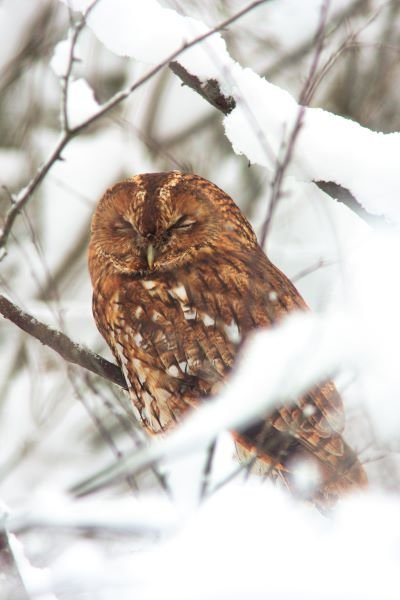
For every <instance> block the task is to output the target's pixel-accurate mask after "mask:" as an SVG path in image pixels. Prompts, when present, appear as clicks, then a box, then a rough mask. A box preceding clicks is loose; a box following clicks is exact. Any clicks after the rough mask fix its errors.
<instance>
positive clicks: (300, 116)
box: [260, 0, 330, 248]
mask: <svg viewBox="0 0 400 600" xmlns="http://www.w3.org/2000/svg"><path fill="white" fill-rule="evenodd" d="M329 4H330V0H325V1H324V3H323V4H322V7H321V16H320V20H319V24H318V30H317V34H316V40H315V41H316V47H315V53H314V57H313V61H312V64H311V68H310V71H309V73H308V77H307V79H306V81H305V83H304V86H303V90H302V92H301V94H300V105H299V109H298V111H297V116H296V120H295V122H294V125H293V128H292V131H291V133H290V136H289V139H288V141H287V147H286V152H285V154H284V156H283V158H282V160H279V159H278V162H277V167H276V171H275V175H274V178H273V181H272V184H271V196H270V201H269V203H268V211H267V215H266V217H265V220H264V223H263V226H262V228H261V235H260V246H261V247H262V248H263V247H264V245H265V240H266V239H267V235H268V231H269V228H270V226H271V222H272V218H273V216H274V213H275V209H276V207H277V205H278V202H279V200H280V198H281V196H282V183H283V179H284V176H285V174H286V171H287V168H288V166H289V164H290V162H291V160H292V157H293V152H294V148H295V145H296V141H297V138H298V136H299V133H300V130H301V128H302V126H303V122H304V115H305V111H306V105H307V104H308V102H309V100H310V98H311V95H310V93H311V89H312V83H313V81H314V77H315V74H316V72H317V68H318V63H319V59H320V57H321V53H322V49H323V43H324V34H325V27H326V23H327V16H328V9H329Z"/></svg>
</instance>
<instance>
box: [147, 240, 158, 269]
mask: <svg viewBox="0 0 400 600" xmlns="http://www.w3.org/2000/svg"><path fill="white" fill-rule="evenodd" d="M146 256H147V264H148V265H149V269H152V268H153V265H154V259H155V257H156V251H155V248H154V246H153V244H149V245H148V246H147V254H146Z"/></svg>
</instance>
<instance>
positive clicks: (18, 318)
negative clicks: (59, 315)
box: [0, 294, 127, 390]
mask: <svg viewBox="0 0 400 600" xmlns="http://www.w3.org/2000/svg"><path fill="white" fill-rule="evenodd" d="M0 314H2V315H3V317H5V318H6V319H8V320H9V321H11V322H12V323H14V325H17V327H19V328H20V329H22V330H23V331H25V332H26V333H28V334H29V335H31V336H32V337H34V338H36V339H37V340H39V341H40V342H41V343H42V344H44V345H45V346H48V347H49V348H51V349H52V350H54V351H55V352H57V353H58V354H59V355H60V356H61V357H62V358H63V359H64V360H66V361H67V362H70V363H72V364H75V365H78V366H80V367H83V368H84V369H87V370H88V371H91V372H92V373H95V374H96V375H100V377H103V378H104V379H108V380H109V381H111V382H112V383H116V384H117V385H119V386H120V387H122V388H124V389H125V390H126V389H127V386H126V382H125V379H124V376H123V375H122V372H121V370H120V368H119V367H118V366H117V365H115V364H113V363H111V362H110V361H108V360H106V359H105V358H103V357H102V356H99V354H96V353H95V352H92V351H91V350H88V349H87V348H84V347H83V346H81V345H80V344H76V343H75V342H73V341H72V340H71V339H70V338H69V337H68V336H67V335H65V333H62V332H61V331H57V330H56V329H53V328H52V327H49V326H48V325H46V324H45V323H41V322H40V321H38V320H37V319H35V317H33V316H32V315H30V314H29V313H27V312H25V311H23V310H22V309H21V308H19V307H18V306H16V305H15V304H13V303H12V302H11V301H10V300H8V298H6V297H5V296H3V295H1V294H0Z"/></svg>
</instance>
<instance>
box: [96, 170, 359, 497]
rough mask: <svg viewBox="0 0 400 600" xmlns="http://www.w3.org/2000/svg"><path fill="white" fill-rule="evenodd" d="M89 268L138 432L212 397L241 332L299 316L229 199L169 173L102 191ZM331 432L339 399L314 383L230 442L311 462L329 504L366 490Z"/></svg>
mask: <svg viewBox="0 0 400 600" xmlns="http://www.w3.org/2000/svg"><path fill="white" fill-rule="evenodd" d="M89 268H90V274H91V278H92V283H93V290H94V291H93V312H94V317H95V319H96V323H97V326H98V328H99V330H100V332H101V333H102V335H103V336H104V338H105V339H106V341H107V343H108V344H109V346H110V347H111V349H112V351H113V354H114V356H115V358H116V360H117V361H118V363H119V364H120V366H121V368H122V370H123V372H124V375H125V377H126V380H127V383H128V386H129V391H130V395H131V397H132V400H133V404H134V407H135V409H136V413H137V417H138V419H139V420H140V421H141V423H142V424H143V426H144V427H145V428H146V429H147V431H149V432H150V433H159V432H163V431H166V430H168V429H169V428H170V427H172V426H173V425H174V424H175V423H176V422H177V421H179V419H180V417H181V416H182V415H183V414H184V413H185V412H186V411H187V410H188V409H189V408H190V407H193V406H196V405H197V404H198V403H199V402H201V401H202V400H203V399H204V398H206V397H207V396H210V395H213V394H215V393H216V391H217V390H218V388H219V386H220V384H221V382H222V381H223V380H224V379H225V377H226V376H227V375H228V373H229V371H230V369H231V367H232V365H233V363H234V360H235V356H236V354H237V351H238V346H239V343H240V342H241V341H242V340H243V339H244V338H245V337H246V334H247V333H248V332H250V331H251V330H253V329H255V328H258V327H269V326H270V325H271V324H273V323H274V322H276V321H277V320H279V319H280V318H282V317H283V316H284V315H285V314H286V313H288V312H290V311H292V310H296V309H299V310H303V309H306V305H305V302H304V300H303V299H302V298H301V296H300V294H299V293H298V291H297V290H296V288H295V287H294V286H293V285H292V283H291V282H290V281H289V280H288V279H287V277H286V276H285V275H284V274H283V273H282V272H281V271H279V269H277V268H276V267H275V266H274V265H273V264H272V263H271V262H270V261H269V260H268V258H267V257H266V255H265V254H264V252H263V251H262V249H261V248H260V246H259V245H258V243H257V240H256V237H255V234H254V232H253V230H252V228H251V226H250V224H249V223H248V221H247V220H246V219H245V217H244V216H243V215H242V213H241V212H240V210H239V208H238V207H237V206H236V204H235V203H234V202H233V200H232V199H231V198H230V197H229V196H228V195H227V194H225V193H224V192H223V191H222V190H220V189H219V188H218V187H217V186H215V185H213V184H212V183H210V182H209V181H206V180H205V179H203V178H201V177H198V176H196V175H189V174H183V173H179V172H176V171H173V172H170V173H150V174H146V175H138V176H136V177H132V178H131V179H128V180H126V181H122V182H120V183H117V184H115V185H114V186H112V187H111V188H110V189H108V190H107V191H106V193H105V194H104V196H103V198H102V199H101V200H100V202H99V205H98V207H97V210H96V212H95V214H94V217H93V222H92V233H91V241H90V248H89ZM265 372H266V374H265V376H266V378H267V377H268V365H265ZM342 430H343V408H342V403H341V399H340V396H339V395H338V393H337V391H336V389H335V386H334V385H333V383H331V382H326V383H324V384H323V385H320V386H318V387H316V388H315V389H313V390H311V391H310V392H309V393H308V394H307V395H306V396H304V397H302V398H300V399H299V400H298V401H297V403H295V404H288V405H287V406H284V407H282V408H281V409H279V410H276V412H275V413H274V414H273V415H272V416H270V417H269V418H268V419H267V420H265V421H264V422H262V423H259V424H256V425H255V426H254V427H251V428H250V429H248V430H246V431H242V432H236V433H234V436H235V439H236V443H237V445H238V447H239V450H240V452H239V453H240V454H241V455H242V456H246V455H248V453H249V452H255V453H256V454H257V456H258V457H259V462H260V461H262V463H264V464H267V465H270V466H271V467H273V470H274V471H275V472H276V471H277V470H278V471H281V472H285V471H286V470H287V465H288V464H289V465H290V459H291V458H292V457H293V456H294V457H295V456H296V455H304V454H305V453H306V454H307V455H308V456H312V457H314V458H316V459H317V462H318V464H319V465H320V466H321V472H322V473H323V479H324V483H323V484H322V485H321V490H320V493H321V494H322V496H325V497H328V496H329V497H333V496H336V495H338V494H340V492H341V491H343V490H345V489H350V488H352V487H353V486H358V485H363V484H364V483H365V482H366V476H365V473H364V471H363V469H362V467H361V465H360V463H359V461H358V459H357V457H356V455H355V453H354V452H353V451H352V450H351V449H350V448H349V446H348V445H347V444H346V443H345V442H344V440H343V439H342V437H341V432H342Z"/></svg>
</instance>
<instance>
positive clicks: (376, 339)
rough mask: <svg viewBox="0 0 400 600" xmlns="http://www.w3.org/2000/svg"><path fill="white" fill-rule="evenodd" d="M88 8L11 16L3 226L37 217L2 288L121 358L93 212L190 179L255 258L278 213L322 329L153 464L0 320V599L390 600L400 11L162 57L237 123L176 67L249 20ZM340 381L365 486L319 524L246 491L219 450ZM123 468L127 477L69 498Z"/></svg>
mask: <svg viewBox="0 0 400 600" xmlns="http://www.w3.org/2000/svg"><path fill="white" fill-rule="evenodd" d="M90 4H91V3H90V2H88V1H87V0H86V1H85V0H69V1H67V0H64V1H63V2H59V1H58V0H37V1H36V2H30V1H29V0H2V1H1V2H0V34H1V39H2V51H1V53H0V92H1V93H0V185H1V190H0V214H1V220H2V222H4V223H7V218H8V217H7V215H9V214H10V209H11V210H12V208H13V206H14V205H15V202H17V203H18V202H21V200H22V199H24V198H26V202H25V201H24V202H23V206H22V204H21V210H20V211H19V214H18V216H17V217H16V219H15V221H14V222H13V223H12V228H11V230H10V233H9V235H8V238H7V240H5V239H4V236H1V231H0V240H1V242H3V241H4V242H5V243H4V244H2V248H1V251H2V255H1V258H2V260H1V265H0V267H1V271H0V287H1V290H0V293H1V294H4V295H6V296H7V297H8V298H10V299H11V300H12V301H13V302H15V304H17V305H18V306H20V307H21V308H23V309H24V310H26V311H27V312H29V313H31V314H33V315H35V316H36V317H37V318H38V319H39V320H41V321H44V322H46V323H48V324H51V325H52V326H54V327H56V328H58V329H60V330H62V331H64V332H65V333H67V334H68V335H69V336H70V337H71V338H72V339H74V340H75V341H77V342H80V343H82V344H84V345H86V346H87V347H88V348H90V349H92V350H94V351H96V352H99V353H100V354H102V355H103V356H106V357H108V358H110V359H111V356H110V352H109V350H108V349H107V348H106V347H105V343H104V342H103V340H102V338H101V336H100V334H99V333H98V332H97V330H96V327H95V325H94V321H93V318H92V315H91V289H90V282H89V276H88V272H87V267H86V248H87V242H88V232H89V223H90V217H91V214H92V211H93V209H94V206H95V204H96V202H97V201H98V199H99V197H100V196H101V195H102V193H103V192H104V190H105V189H106V187H107V186H108V185H110V184H112V183H114V182H116V181H118V180H119V179H122V178H124V177H127V176H130V175H133V174H137V173H145V172H151V171H164V170H172V169H179V170H188V171H192V172H195V173H197V174H199V175H202V176H204V177H206V178H208V179H210V180H211V181H213V182H214V183H216V184H217V185H219V186H220V187H222V188H223V189H224V190H226V191H227V192H228V193H229V194H230V195H231V196H232V197H233V198H234V200H235V201H236V202H237V204H238V205H239V206H240V207H241V209H242V210H243V211H244V212H245V214H246V215H247V216H248V217H249V219H250V220H251V222H252V223H253V225H254V228H255V230H256V232H257V233H258V234H259V236H260V237H261V236H262V233H263V225H264V224H265V222H266V220H267V219H268V218H269V217H270V219H269V220H270V223H269V227H268V230H267V232H266V233H267V235H266V241H265V249H266V251H267V253H268V254H269V256H270V258H271V260H272V261H273V262H274V263H275V264H276V265H277V266H279V267H280V268H281V269H282V270H283V271H284V272H285V273H286V274H287V275H288V276H289V277H291V278H292V280H293V281H294V282H295V284H296V286H297V287H298V289H299V290H300V291H301V293H302V294H303V295H304V297H305V299H306V301H307V302H308V304H309V305H310V306H311V307H312V309H313V313H310V314H308V315H302V316H298V315H295V316H293V317H290V318H289V319H288V320H287V321H286V322H285V323H283V324H282V326H280V327H279V328H277V329H276V330H274V331H273V332H265V333H261V334H260V335H259V336H258V337H256V338H255V339H254V340H253V342H252V344H250V345H249V346H248V348H247V350H246V352H245V354H244V356H243V360H242V362H241V364H240V365H239V368H238V371H237V372H236V373H235V374H234V377H233V378H232V381H231V382H230V384H229V385H227V386H226V389H225V390H224V391H223V392H222V394H221V396H220V398H218V400H217V402H216V403H215V404H214V405H211V406H208V407H207V409H205V410H204V411H199V413H198V415H194V416H193V418H191V419H189V420H188V421H187V422H186V423H185V424H184V426H183V427H182V428H181V430H179V431H177V432H176V434H173V435H171V436H170V437H168V438H167V439H165V440H163V441H162V442H159V443H154V444H152V445H151V446H148V444H147V443H146V440H145V439H144V437H143V435H142V433H141V432H140V430H138V428H137V427H136V425H135V423H134V422H133V418H132V415H131V413H130V407H129V402H128V401H127V399H126V398H125V396H124V393H123V392H122V391H121V390H120V389H119V388H117V387H116V386H113V385H112V384H108V383H107V382H105V381H104V380H102V379H100V378H98V377H95V376H92V375H88V373H87V372H86V371H84V370H83V369H80V368H79V367H75V366H74V367H72V366H71V365H69V364H67V363H66V362H64V361H63V360H62V359H60V358H59V357H58V355H56V354H55V353H54V352H53V351H52V350H50V349H47V348H45V347H43V346H42V345H41V344H40V343H39V342H38V341H37V340H35V339H33V338H32V337H30V336H28V335H27V334H25V333H22V332H21V331H20V330H19V329H17V327H16V326H15V325H14V324H13V323H11V322H9V321H7V320H5V319H3V318H1V320H0V347H1V361H0V439H1V453H0V501H1V511H2V513H3V515H4V519H3V518H2V522H3V523H4V525H3V526H4V527H5V528H6V530H7V534H3V536H2V538H1V543H0V565H1V568H0V571H1V572H2V574H1V573H0V583H1V585H0V598H1V599H2V598H3V597H4V598H10V599H12V600H14V599H17V600H18V599H19V598H27V597H28V598H40V599H43V600H47V599H50V598H51V599H53V598H60V599H68V600H69V599H71V600H72V599H75V598H85V599H86V598H90V599H91V598H96V599H108V598H132V597H137V598H144V599H150V598H160V597H162V596H163V597H166V598H176V599H180V598H182V599H187V598H199V599H200V598H201V599H215V600H216V599H224V598H226V599H227V600H228V599H230V600H232V599H236V598H237V599H238V600H239V599H244V598H252V599H253V598H255V599H257V598H260V599H261V598H266V597H270V598H285V599H291V598H294V597H296V598H303V597H304V598H316V599H317V598H318V599H323V598H327V599H328V598H332V599H338V598H346V599H350V598H360V599H361V598H363V599H365V598H398V596H399V590H398V588H399V585H398V570H399V566H400V565H399V560H400V518H399V514H400V498H399V491H400V461H399V454H398V452H399V451H400V402H399V389H400V369H399V354H400V349H399V339H400V318H399V309H398V307H399V302H400V273H399V268H398V262H399V259H398V257H399V255H400V239H399V235H398V226H399V223H400V208H399V203H400V170H399V166H398V164H399V159H398V157H399V155H400V133H397V132H400V116H399V111H398V106H399V101H400V98H399V93H400V92H399V90H400V61H399V54H400V3H399V2H398V1H393V2H386V1H385V2H384V1H382V0H357V1H351V0H331V2H329V3H328V2H321V0H302V2H298V1H297V0H270V1H265V2H258V3H254V5H255V6H254V7H253V8H252V10H249V11H248V12H246V13H245V14H243V15H242V16H240V17H239V18H237V19H236V20H234V21H233V22H232V23H231V24H229V25H228V26H226V27H224V28H223V29H222V31H221V32H218V33H214V34H213V35H210V36H208V37H207V38H205V39H203V40H202V41H201V42H199V43H197V44H194V45H193V46H192V47H191V48H190V49H188V50H186V51H185V52H183V53H180V54H179V55H177V56H175V57H174V60H176V61H177V62H178V63H179V64H180V65H181V66H182V67H184V69H185V70H186V71H188V72H189V73H190V74H192V75H194V76H195V77H196V78H197V79H198V80H199V82H200V83H202V82H203V85H204V83H205V82H206V81H207V80H210V79H214V80H216V81H217V82H218V83H219V87H220V90H221V92H222V94H223V95H224V96H225V97H229V98H232V99H233V100H234V103H235V108H234V110H233V111H232V112H230V114H228V115H227V116H224V115H223V114H222V113H221V112H219V111H218V110H217V109H216V108H214V107H213V106H211V105H210V104H209V103H208V102H207V101H206V100H205V99H203V98H202V97H201V96H200V95H199V94H198V93H196V91H194V90H192V89H190V88H189V87H188V86H187V85H185V86H183V85H182V81H181V80H180V79H179V78H178V77H177V75H176V74H174V73H173V72H172V71H171V69H169V68H168V62H169V61H168V60H167V59H168V58H171V56H172V55H173V54H175V53H177V51H179V50H180V49H181V48H182V44H184V43H188V42H190V41H192V40H195V39H196V38H198V37H199V36H204V35H205V34H206V33H207V32H208V31H209V30H210V29H212V28H214V27H216V26H219V25H220V24H221V23H223V22H224V21H225V20H226V19H229V18H230V17H233V16H234V15H236V14H237V13H239V12H241V11H242V10H243V9H244V8H245V7H246V6H248V4H247V3H246V2H244V1H243V0H221V1H218V2H211V1H210V0H206V1H200V0H185V1H183V0H163V1H161V0H160V1H156V0H146V2H143V1H142V0H98V2H97V3H96V5H95V6H94V7H92V9H91V10H90V11H89V13H88V16H87V20H86V21H85V22H82V23H81V21H80V19H81V18H82V11H83V12H84V11H85V10H86V9H87V7H88V5H90ZM326 9H327V11H328V12H327V15H325V10H326ZM318 32H319V34H320V35H319V36H318V35H317V33H318ZM163 63H165V66H164V67H163V68H160V69H158V70H157V72H154V74H153V75H151V76H149V77H148V79H147V81H146V82H144V83H143V84H140V85H135V86H134V84H135V83H137V82H140V80H141V79H142V78H144V77H145V76H146V74H148V73H151V72H152V70H154V71H156V69H154V67H156V66H157V65H161V64H163ZM133 86H134V87H135V89H133V90H132V91H131V88H132V87H133ZM116 99H117V100H119V101H118V102H114V100H116ZM300 102H302V103H303V104H307V108H305V109H302V108H301V106H300ZM114 104H115V106H114ZM105 108H107V110H104V109H105ZM103 112H104V114H102V115H101V116H100V113H103ZM94 115H98V118H96V119H93V122H91V123H90V124H88V123H86V121H87V120H88V119H91V118H92V117H93V116H94ZM296 124H297V126H298V127H297V128H296ZM74 128H76V129H75V131H74V134H75V135H74V136H72V135H69V134H68V131H71V130H73V129H74ZM60 140H61V141H62V140H65V144H64V145H63V149H62V150H61V158H62V160H49V157H51V155H52V154H53V152H54V149H55V148H57V144H59V143H60ZM288 153H289V154H290V155H288ZM285 159H288V160H287V161H286V162H287V164H286V163H285ZM43 164H49V166H51V168H50V169H49V170H48V172H47V173H46V174H45V176H44V177H43V180H42V181H41V182H40V184H39V185H37V186H35V190H34V193H33V194H27V193H26V190H27V188H26V186H27V185H28V186H29V183H30V182H32V180H33V178H34V177H35V174H36V173H37V172H38V169H40V168H41V165H43ZM284 164H285V165H286V166H285V167H284V168H282V165H284ZM278 176H282V182H281V185H280V187H279V188H277V185H276V181H277V179H278ZM316 182H318V183H321V184H322V183H323V182H325V183H327V182H329V183H330V186H328V191H329V194H328V193H326V191H325V192H324V191H322V189H321V187H320V186H317V185H316ZM331 184H336V187H332V185H331ZM339 186H340V187H339ZM324 189H325V190H326V189H327V188H324ZM274 190H275V192H278V193H277V194H276V195H275V196H274ZM332 190H334V192H335V193H333V192H332ZM350 194H351V195H350ZM332 195H333V196H334V197H332ZM13 203H14V204H13ZM271 207H272V208H271ZM1 242H0V243H1ZM293 365H295V368H293ZM289 369H290V374H291V377H290V378H288V376H287V373H288V370H289ZM327 375H335V378H336V381H337V384H338V387H339V388H340V390H341V392H342V395H343V398H344V402H345V406H346V417H347V429H346V437H347V439H348V440H349V442H350V443H351V444H352V446H353V447H354V448H355V449H357V451H358V452H359V453H360V459H361V461H362V462H363V463H364V464H365V468H366V470H367V472H368V475H369V479H370V486H369V490H368V492H364V493H363V494H360V495H359V496H356V497H352V498H346V499H345V500H343V501H341V502H340V503H339V505H338V506H337V508H336V509H335V511H334V512H333V514H332V515H330V517H329V518H327V517H324V516H322V515H320V514H319V513H318V512H317V511H316V510H315V509H314V508H313V507H311V506H310V505H308V504H306V503H303V502H300V501H295V500H294V499H293V498H291V497H289V496H288V495H287V494H286V493H285V491H284V490H282V489H278V488H276V487H275V486H273V485H272V484H271V483H269V482H260V481H259V480H258V479H257V478H254V479H253V478H252V477H250V478H248V477H246V476H245V473H243V472H240V470H238V465H237V462H236V461H235V459H234V448H233V446H232V442H231V440H230V437H229V435H228V434H227V433H226V430H227V429H229V428H230V427H231V426H233V425H234V424H238V423H243V422H245V421H247V420H251V418H253V417H254V416H255V415H258V414H260V412H263V411H265V410H266V409H268V408H272V407H273V406H275V405H276V403H277V402H279V401H281V400H282V399H284V398H285V397H287V396H290V395H295V394H299V393H301V392H302V391H304V390H305V389H307V387H308V386H310V385H311V384H313V383H315V382H318V381H320V380H321V379H323V378H324V377H326V376H327ZM249 390H251V393H249ZM246 392H247V393H246ZM244 401H245V402H244ZM210 413H211V414H210ZM210 422H212V423H213V429H210V427H209V423H210ZM214 439H217V446H216V451H215V454H214V456H213V461H212V465H211V468H210V469H208V468H207V461H208V456H209V453H208V450H207V449H208V447H209V445H210V443H212V442H213V440H214ZM124 457H125V460H124ZM110 464H113V466H112V467H111V468H110V470H109V471H108V474H109V476H110V474H111V473H114V474H115V473H116V472H117V471H119V472H122V473H123V474H124V473H125V469H127V468H129V472H130V473H132V472H134V474H133V475H131V476H129V477H128V478H127V480H126V481H125V480H122V481H121V479H120V480H119V481H118V482H117V483H114V484H113V485H112V486H110V487H108V488H107V489H106V490H104V491H101V492H99V493H97V494H93V495H90V496H88V497H87V498H85V499H79V500H74V499H73V498H72V497H71V495H68V494H67V490H69V489H71V487H73V486H74V485H76V484H78V483H79V482H80V481H81V480H82V479H84V478H86V477H90V476H91V475H93V474H94V473H96V472H97V471H99V470H101V469H103V468H104V467H106V466H107V465H110ZM149 465H150V466H149ZM233 474H236V476H235V477H232V475H233ZM307 475H308V474H307V473H299V486H300V487H301V486H302V485H305V486H307ZM7 544H8V546H9V547H8V550H9V553H8V554H7V552H6V550H7V548H6V546H7Z"/></svg>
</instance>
